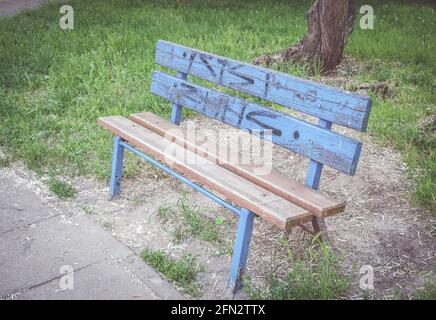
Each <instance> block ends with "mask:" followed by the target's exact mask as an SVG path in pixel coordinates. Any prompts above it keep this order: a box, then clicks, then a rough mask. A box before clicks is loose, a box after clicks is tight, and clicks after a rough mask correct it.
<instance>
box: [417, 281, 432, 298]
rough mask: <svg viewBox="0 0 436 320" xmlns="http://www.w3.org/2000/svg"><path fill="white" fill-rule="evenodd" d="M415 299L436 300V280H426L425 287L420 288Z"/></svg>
mask: <svg viewBox="0 0 436 320" xmlns="http://www.w3.org/2000/svg"><path fill="white" fill-rule="evenodd" d="M413 299H415V300H436V282H434V281H433V282H430V281H428V282H426V283H425V285H424V288H423V289H421V290H418V291H417V292H416V293H415V295H414V297H413Z"/></svg>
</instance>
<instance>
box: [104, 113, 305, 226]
mask: <svg viewBox="0 0 436 320" xmlns="http://www.w3.org/2000/svg"><path fill="white" fill-rule="evenodd" d="M98 123H99V124H100V125H101V126H102V127H104V128H106V129H108V130H109V131H111V132H112V133H113V134H115V135H117V136H120V137H121V138H122V139H124V140H126V141H127V142H128V143H131V144H132V145H134V146H135V147H136V148H138V149H139V150H141V151H143V152H145V153H147V154H149V155H151V156H153V157H155V158H156V159H157V160H159V161H161V162H165V163H166V164H167V165H168V166H170V167H172V168H173V169H176V170H178V171H179V172H181V173H183V174H184V175H186V176H187V177H189V179H191V180H193V181H195V182H196V183H199V184H201V185H204V186H206V187H208V188H210V189H211V190H213V191H214V192H217V193H219V194H221V195H222V196H224V197H225V198H226V199H227V200H228V201H230V202H232V203H234V204H235V205H237V206H239V207H242V208H247V209H248V210H251V211H252V212H254V213H255V214H257V215H259V216H261V217H262V218H264V219H265V220H267V221H270V222H271V223H273V224H275V225H277V226H278V227H280V228H282V229H285V230H288V229H290V228H291V227H292V226H294V225H296V224H299V223H300V222H301V221H305V220H307V219H308V218H310V217H311V213H310V212H309V211H308V210H306V209H304V208H301V207H299V206H297V205H295V204H293V203H291V202H289V201H287V200H285V199H283V198H281V197H279V196H278V195H276V194H274V193H272V192H270V191H268V190H266V189H264V188H262V187H261V186H259V185H257V184H255V183H253V182H251V181H249V180H246V179H245V178H243V177H241V176H238V175H237V174H235V173H233V172H231V171H230V170H227V169H225V168H223V167H221V166H219V165H217V164H216V163H213V162H212V161H209V160H205V159H203V160H204V161H202V162H201V163H194V164H191V163H188V162H187V161H185V159H194V158H195V157H196V156H197V157H198V155H196V154H195V153H193V152H192V151H190V150H188V149H185V148H183V147H182V146H179V145H178V144H176V143H173V142H171V141H170V140H168V139H165V138H164V137H162V136H160V135H159V134H157V133H155V132H153V131H151V130H149V129H147V128H144V127H143V126H141V125H139V124H137V123H135V122H133V121H131V120H129V119H126V118H124V117H122V116H109V117H102V118H99V119H98ZM169 150H171V152H169ZM183 154H184V155H186V158H185V159H183V157H180V156H179V155H183Z"/></svg>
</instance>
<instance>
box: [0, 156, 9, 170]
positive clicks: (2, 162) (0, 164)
mask: <svg viewBox="0 0 436 320" xmlns="http://www.w3.org/2000/svg"><path fill="white" fill-rule="evenodd" d="M10 164H11V160H10V159H9V158H8V157H2V156H0V168H6V167H9V165H10Z"/></svg>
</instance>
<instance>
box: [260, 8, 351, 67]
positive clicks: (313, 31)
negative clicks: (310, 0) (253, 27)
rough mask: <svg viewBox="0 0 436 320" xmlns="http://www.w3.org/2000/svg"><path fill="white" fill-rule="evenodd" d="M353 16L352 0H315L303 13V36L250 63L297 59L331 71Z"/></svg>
mask: <svg viewBox="0 0 436 320" xmlns="http://www.w3.org/2000/svg"><path fill="white" fill-rule="evenodd" d="M354 19H355V3H354V0H317V1H316V2H315V3H314V4H313V5H312V7H311V8H310V10H309V12H308V13H307V26H308V32H307V34H306V36H305V37H304V38H303V39H302V40H301V41H299V42H298V43H296V44H295V45H293V46H292V47H290V48H287V49H285V50H283V51H281V52H279V53H275V54H272V55H265V56H262V57H259V58H257V59H255V60H254V63H256V64H259V63H263V62H266V64H267V65H270V64H271V63H272V62H281V61H293V62H296V61H299V62H306V63H309V64H311V65H312V66H313V67H314V68H316V67H318V68H320V70H321V72H328V71H331V70H333V69H335V67H336V66H337V65H338V64H339V63H340V62H341V59H342V55H343V51H344V47H345V44H346V42H347V38H348V35H349V34H350V33H351V32H352V31H353V27H354Z"/></svg>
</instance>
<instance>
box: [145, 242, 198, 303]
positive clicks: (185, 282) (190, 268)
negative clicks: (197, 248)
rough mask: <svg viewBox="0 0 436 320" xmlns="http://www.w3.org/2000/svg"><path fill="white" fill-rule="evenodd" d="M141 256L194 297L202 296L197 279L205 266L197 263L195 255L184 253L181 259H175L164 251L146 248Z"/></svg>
mask: <svg viewBox="0 0 436 320" xmlns="http://www.w3.org/2000/svg"><path fill="white" fill-rule="evenodd" d="M141 256H142V258H143V259H144V261H145V262H147V263H148V264H149V265H150V266H152V267H153V268H154V269H156V270H157V271H159V272H160V273H162V274H163V275H164V276H165V277H166V278H168V279H169V280H171V281H173V282H174V283H176V284H177V285H178V286H180V287H181V288H182V289H183V290H184V292H186V293H188V294H190V295H191V296H193V297H198V296H200V294H201V291H200V287H199V285H198V284H197V282H196V281H195V279H196V277H197V274H198V273H199V272H202V271H203V267H202V266H201V265H200V266H199V265H198V264H197V262H196V259H195V258H194V257H192V256H190V255H183V256H182V257H181V258H180V259H173V258H170V257H169V256H167V255H166V254H165V253H163V252H162V251H154V250H150V249H145V250H144V251H143V252H142V254H141Z"/></svg>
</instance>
